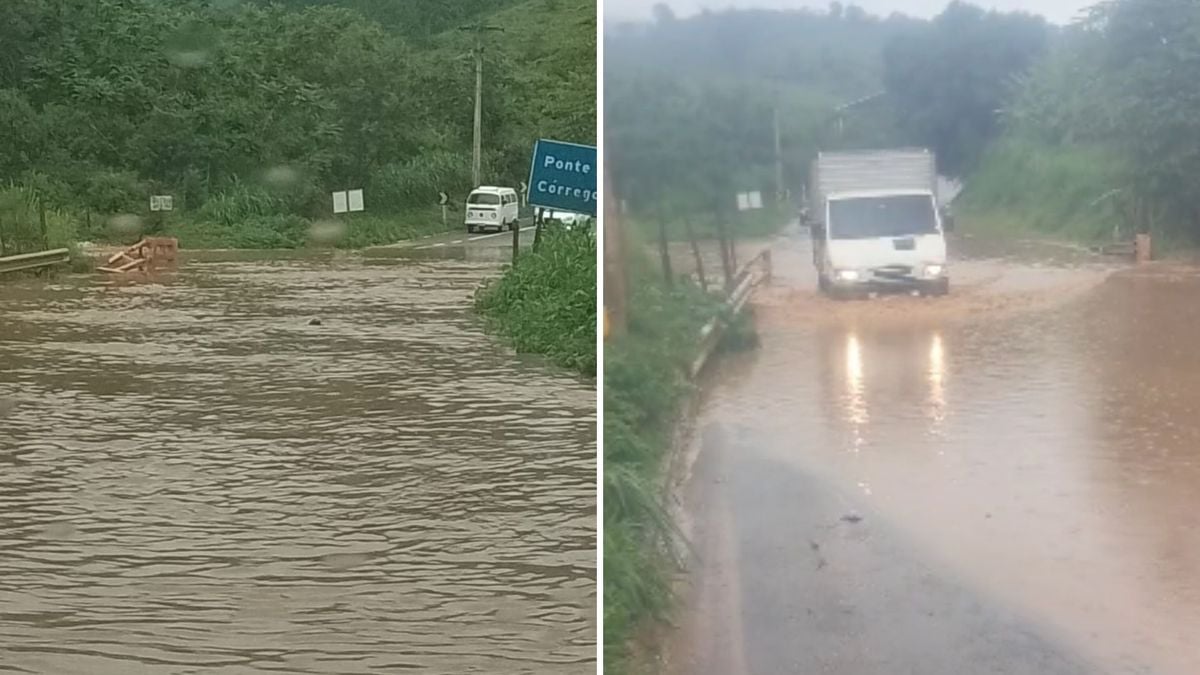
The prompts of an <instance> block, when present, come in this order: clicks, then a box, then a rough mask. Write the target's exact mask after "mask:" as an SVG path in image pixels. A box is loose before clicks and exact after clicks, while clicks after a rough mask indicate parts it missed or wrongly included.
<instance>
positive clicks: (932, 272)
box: [925, 265, 944, 279]
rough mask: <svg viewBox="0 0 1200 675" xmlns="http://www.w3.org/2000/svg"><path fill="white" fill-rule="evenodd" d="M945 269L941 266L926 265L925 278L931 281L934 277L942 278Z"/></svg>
mask: <svg viewBox="0 0 1200 675" xmlns="http://www.w3.org/2000/svg"><path fill="white" fill-rule="evenodd" d="M943 269H944V268H943V267H942V266H941V265H926V266H925V276H926V277H929V278H931V279H932V278H933V277H940V276H942V270H943Z"/></svg>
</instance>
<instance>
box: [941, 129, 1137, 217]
mask: <svg viewBox="0 0 1200 675" xmlns="http://www.w3.org/2000/svg"><path fill="white" fill-rule="evenodd" d="M1125 171H1126V168H1125V166H1124V165H1123V163H1122V161H1121V158H1120V156H1118V155H1116V154H1114V153H1113V152H1111V151H1109V150H1106V149H1104V148H1101V147H1097V146H1086V145H1074V146H1065V145H1056V144H1047V143H1043V142H1038V141H1033V140H1026V139H1021V138H1012V137H1010V138H1007V139H1004V140H1002V141H999V142H998V143H996V144H995V145H994V146H993V147H992V148H990V149H989V150H988V152H987V153H986V154H985V156H984V159H983V162H982V164H981V165H980V167H979V169H978V170H977V171H976V172H975V173H974V174H973V175H971V176H970V177H969V178H968V180H967V182H966V189H965V190H964V192H963V193H962V196H961V197H960V198H959V204H958V212H959V214H960V215H961V220H962V221H963V224H964V226H965V227H967V228H968V229H970V228H974V229H977V230H980V231H985V232H989V233H993V234H1008V233H1042V234H1047V235H1053V236H1057V237H1063V238H1067V239H1073V240H1081V241H1094V240H1097V239H1100V238H1104V237H1111V236H1112V233H1113V231H1114V228H1117V227H1119V226H1127V223H1126V218H1125V216H1124V215H1123V213H1122V205H1123V201H1122V194H1123V189H1122V188H1123V185H1124V183H1125V181H1124V180H1123V176H1124V175H1126V174H1125Z"/></svg>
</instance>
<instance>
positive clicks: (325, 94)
mask: <svg viewBox="0 0 1200 675" xmlns="http://www.w3.org/2000/svg"><path fill="white" fill-rule="evenodd" d="M286 4H287V5H288V6H281V5H280V4H278V3H272V4H270V5H267V6H258V5H256V4H248V3H239V2H230V1H226V0H188V1H183V2H174V3H164V2H160V1H158V0H111V1H109V2H104V3H96V2H91V1H90V0H9V1H6V2H5V3H3V4H2V5H0V144H3V147H5V148H7V152H5V153H4V154H3V155H0V180H3V181H6V182H9V183H14V184H16V185H18V186H23V187H25V188H29V189H31V190H32V191H33V192H35V193H36V196H37V198H38V199H39V200H41V201H43V202H44V203H47V204H49V205H50V206H52V207H54V208H57V209H63V210H68V211H77V212H90V213H93V214H97V215H99V216H100V217H99V218H96V219H93V220H92V222H100V223H103V222H105V221H106V217H105V214H119V213H141V212H142V211H144V210H145V208H146V207H145V204H146V203H147V197H148V195H150V194H155V193H163V192H166V193H170V194H174V195H176V206H177V208H178V209H180V212H179V213H177V216H176V217H177V218H182V219H187V220H194V221H199V222H202V223H214V224H219V225H221V227H222V228H223V229H222V232H236V231H237V230H238V229H239V228H242V227H243V226H244V225H245V226H248V227H254V226H262V227H265V228H267V229H269V230H272V231H276V234H278V233H279V232H280V231H281V229H280V228H283V229H286V230H287V234H286V236H274V235H271V236H264V237H260V238H256V239H255V240H254V241H261V242H267V241H271V242H276V243H281V242H293V241H295V240H296V239H295V233H296V232H297V231H298V230H297V228H300V227H302V223H300V222H299V221H297V220H296V218H318V217H321V216H322V215H323V214H325V213H326V212H327V210H328V208H329V207H328V193H329V191H330V190H332V189H338V188H345V186H347V185H361V186H363V187H364V188H366V189H367V190H369V191H370V193H371V195H372V196H371V204H372V205H373V211H374V213H375V214H376V215H381V216H386V215H388V214H403V213H406V212H410V211H413V210H418V211H419V210H422V209H425V208H427V207H428V206H429V205H431V204H433V203H434V200H435V199H436V195H437V192H438V191H439V190H445V191H448V192H451V193H452V194H456V195H459V196H461V194H463V193H465V191H466V190H467V189H469V187H470V154H471V136H472V133H471V132H472V116H473V96H474V63H473V59H472V58H471V54H470V46H471V36H470V35H468V34H467V33H464V32H463V31H460V30H458V26H460V25H461V24H463V23H467V22H473V21H479V20H483V21H486V22H489V23H493V24H497V25H500V26H502V27H504V28H505V32H504V33H501V34H498V35H496V34H491V35H489V36H488V50H487V52H486V65H485V68H486V78H485V83H486V86H485V91H484V105H483V111H484V119H483V122H484V176H483V178H484V180H485V181H487V182H501V183H507V184H515V183H516V182H518V181H519V180H520V179H521V178H522V177H524V175H526V173H527V171H528V161H529V154H530V151H531V149H532V146H533V142H534V140H536V139H537V138H538V137H540V136H554V137H559V138H563V139H565V140H575V141H581V142H588V141H590V140H593V139H594V136H595V110H594V100H595V98H594V97H595V84H594V80H595V56H594V53H595V52H594V48H595V8H594V4H592V3H590V2H585V1H583V0H525V1H524V2H520V3H512V2H502V3H485V2H482V1H474V0H459V1H454V2H447V3H408V2H406V3H383V2H377V3H367V2H359V1H356V0H346V1H345V2H341V3H332V2H288V3H286ZM497 5H499V7H500V8H501V9H499V11H492V12H486V13H485V12H484V11H483V10H484V8H485V7H486V6H490V7H493V8H494V7H496V6H497ZM376 9H377V10H378V11H379V12H380V15H379V16H374V15H372V14H366V15H364V14H363V13H362V12H364V11H365V12H372V11H375V10H376ZM384 9H387V12H384ZM388 12H391V13H388ZM406 12H407V13H406ZM402 18H403V20H401V19H402ZM419 22H424V23H423V24H422V23H419ZM281 218H283V219H285V220H280V219H281ZM252 221H259V222H258V225H254V223H253V222H252ZM268 221H269V222H268ZM247 224H249V225H247ZM193 229H195V228H193ZM81 235H82V236H88V237H91V236H98V237H99V236H104V235H105V232H103V231H97V232H90V233H81ZM222 236H223V235H222ZM379 236H387V235H386V232H384V233H382V234H380V235H379ZM206 241H209V239H206Z"/></svg>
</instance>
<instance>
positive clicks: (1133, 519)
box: [666, 238, 1200, 675]
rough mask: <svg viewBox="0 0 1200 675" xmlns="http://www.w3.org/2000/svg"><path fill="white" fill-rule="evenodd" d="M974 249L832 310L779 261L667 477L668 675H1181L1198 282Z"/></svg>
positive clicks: (1194, 579)
mask: <svg viewBox="0 0 1200 675" xmlns="http://www.w3.org/2000/svg"><path fill="white" fill-rule="evenodd" d="M985 253H986V255H984V256H982V257H970V258H968V259H965V260H959V261H957V262H956V264H955V265H954V267H953V268H952V269H953V275H954V279H955V289H954V291H952V295H951V296H950V297H948V298H944V299H921V298H911V297H885V298H879V299H876V300H874V301H868V302H843V303H837V302H833V301H828V300H825V299H823V298H819V297H817V296H816V295H815V293H814V292H813V290H812V289H813V287H814V286H815V280H814V279H813V278H812V273H811V258H810V254H809V251H808V249H807V246H806V245H805V243H804V241H803V240H802V238H793V239H791V240H790V241H787V242H785V243H782V244H779V245H777V246H776V247H775V250H774V254H773V257H774V261H775V266H774V269H775V280H774V282H773V284H772V286H771V287H769V288H765V289H762V290H760V291H759V293H758V295H757V297H756V302H755V311H756V318H757V324H758V326H759V329H760V336H761V338H762V347H761V348H760V349H759V350H758V351H757V352H753V353H747V354H743V355H739V356H736V357H732V358H726V359H725V360H724V361H722V362H720V363H718V364H716V367H715V368H713V369H712V370H711V371H710V372H709V373H708V376H707V380H706V385H705V386H706V389H707V392H706V395H705V397H704V400H703V402H702V408H701V412H700V416H699V419H698V421H697V425H696V431H695V434H694V439H693V441H692V447H691V449H690V451H689V454H688V455H687V456H686V458H685V459H686V462H685V467H684V470H683V472H682V473H683V475H684V479H683V481H684V482H683V486H682V489H681V494H682V496H683V500H684V501H683V513H682V517H683V520H684V525H685V530H686V531H687V532H688V533H689V534H690V535H691V537H692V539H693V543H694V545H695V550H696V553H697V554H696V556H695V557H694V559H693V560H692V563H691V564H692V569H691V570H690V572H691V573H690V575H689V583H688V586H687V588H686V589H685V592H684V597H685V599H686V602H685V603H684V609H683V610H682V614H681V616H680V617H679V629H678V631H677V632H676V634H675V635H674V636H673V637H672V639H671V641H670V642H671V644H670V647H669V649H668V653H667V655H666V658H667V660H668V664H669V666H668V668H667V671H668V672H672V673H689V674H703V675H707V674H709V673H712V674H714V675H715V674H716V673H731V674H736V673H755V674H758V673H796V672H802V673H854V674H856V675H857V674H879V675H883V674H889V675H890V674H892V673H935V674H940V673H945V674H947V675H949V674H951V673H1014V674H1015V673H1161V674H1164V675H1191V674H1194V673H1197V672H1200V647H1198V646H1197V645H1196V642H1195V638H1194V636H1195V635H1196V634H1197V633H1198V632H1200V415H1198V414H1197V413H1198V412H1200V359H1196V358H1195V357H1194V354H1193V350H1194V349H1195V345H1196V343H1197V338H1200V306H1197V305H1196V303H1195V300H1194V299H1195V298H1196V297H1198V296H1200V268H1178V267H1170V266H1166V265H1151V266H1147V267H1143V268H1138V269H1136V270H1133V269H1125V270H1114V269H1113V268H1112V265H1111V263H1105V262H1097V261H1091V260H1088V259H1087V258H1086V257H1083V256H1080V255H1079V254H1078V253H1077V252H1070V251H1055V252H1052V253H1049V254H1044V253H1038V254H1034V253H1032V252H1021V253H1020V254H1018V255H1016V256H1015V257H1007V258H1005V257H998V256H997V255H995V252H991V251H985Z"/></svg>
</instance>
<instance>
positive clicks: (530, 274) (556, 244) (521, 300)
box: [475, 226, 596, 377]
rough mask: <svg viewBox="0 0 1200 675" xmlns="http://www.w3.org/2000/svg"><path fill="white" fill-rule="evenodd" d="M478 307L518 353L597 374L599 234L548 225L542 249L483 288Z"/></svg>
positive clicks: (522, 258) (521, 260)
mask: <svg viewBox="0 0 1200 675" xmlns="http://www.w3.org/2000/svg"><path fill="white" fill-rule="evenodd" d="M475 304H476V307H477V308H478V309H479V310H480V312H481V313H482V314H483V315H484V316H485V317H487V319H488V321H489V323H490V324H491V325H492V326H493V327H494V328H495V329H496V330H497V331H498V332H499V333H500V334H502V335H503V336H505V337H506V338H507V339H509V340H510V341H511V342H512V343H513V345H514V346H515V347H516V349H517V351H519V352H523V353H531V354H544V355H546V356H548V357H549V358H550V359H551V360H553V361H554V362H555V363H557V364H558V365H560V366H563V367H565V368H570V369H571V370H574V371H576V372H578V373H580V374H582V375H586V376H588V377H595V376H596V236H595V233H594V231H592V230H590V229H582V228H580V229H567V228H564V227H555V226H550V227H547V228H546V232H545V233H544V235H543V237H542V240H541V241H540V242H539V243H538V247H537V250H534V251H530V252H527V253H524V254H522V255H521V257H520V258H519V259H518V260H517V264H516V265H515V266H513V267H510V268H509V269H508V270H506V271H505V273H504V275H503V276H502V277H501V278H499V279H497V280H496V281H494V282H492V283H491V284H489V285H487V286H484V287H483V288H481V289H480V290H479V292H478V293H477V295H476V299H475Z"/></svg>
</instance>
